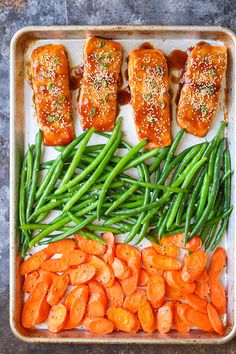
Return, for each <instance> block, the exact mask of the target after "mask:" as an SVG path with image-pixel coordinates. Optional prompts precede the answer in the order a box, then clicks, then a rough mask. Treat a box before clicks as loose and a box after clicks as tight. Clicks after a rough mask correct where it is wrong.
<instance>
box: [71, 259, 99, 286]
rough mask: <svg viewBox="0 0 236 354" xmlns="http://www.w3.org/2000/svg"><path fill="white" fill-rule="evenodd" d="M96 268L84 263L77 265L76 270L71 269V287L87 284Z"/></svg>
mask: <svg viewBox="0 0 236 354" xmlns="http://www.w3.org/2000/svg"><path fill="white" fill-rule="evenodd" d="M95 273H96V268H95V267H94V266H93V265H92V264H90V263H84V264H80V265H78V267H77V268H76V269H73V270H72V271H71V273H70V282H71V284H72V285H79V284H84V283H86V282H88V281H89V280H90V279H92V278H93V277H94V275H95Z"/></svg>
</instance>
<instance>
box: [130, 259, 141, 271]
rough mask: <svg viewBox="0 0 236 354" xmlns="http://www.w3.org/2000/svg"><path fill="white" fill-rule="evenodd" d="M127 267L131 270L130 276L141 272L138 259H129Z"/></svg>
mask: <svg viewBox="0 0 236 354" xmlns="http://www.w3.org/2000/svg"><path fill="white" fill-rule="evenodd" d="M127 264H128V267H129V268H130V270H131V274H132V275H133V274H138V275H139V273H140V270H141V258H140V257H131V258H130V259H129V260H128V262H127Z"/></svg>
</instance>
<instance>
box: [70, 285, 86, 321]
mask: <svg viewBox="0 0 236 354" xmlns="http://www.w3.org/2000/svg"><path fill="white" fill-rule="evenodd" d="M88 296H89V290H88V287H87V286H86V285H83V286H81V288H80V291H79V292H77V294H76V297H75V298H74V300H73V301H72V303H71V306H70V319H71V322H74V323H78V322H80V321H81V320H82V318H83V317H84V314H85V310H86V306H87V303H88Z"/></svg>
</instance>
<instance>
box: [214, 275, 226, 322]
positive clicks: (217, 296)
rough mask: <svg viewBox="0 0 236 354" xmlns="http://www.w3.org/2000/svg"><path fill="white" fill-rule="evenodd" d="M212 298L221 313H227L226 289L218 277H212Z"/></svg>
mask: <svg viewBox="0 0 236 354" xmlns="http://www.w3.org/2000/svg"><path fill="white" fill-rule="evenodd" d="M210 299H211V303H212V305H213V306H214V307H215V308H216V310H217V311H218V312H219V314H220V315H224V314H225V313H226V296H225V290H224V288H223V286H222V285H221V283H220V282H219V281H218V280H217V279H216V278H213V279H210Z"/></svg>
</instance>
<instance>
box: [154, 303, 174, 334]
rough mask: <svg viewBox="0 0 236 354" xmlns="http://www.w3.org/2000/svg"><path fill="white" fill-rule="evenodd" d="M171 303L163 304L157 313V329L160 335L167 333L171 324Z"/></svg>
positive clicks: (172, 307) (172, 308)
mask: <svg viewBox="0 0 236 354" xmlns="http://www.w3.org/2000/svg"><path fill="white" fill-rule="evenodd" d="M173 310H174V306H173V303H169V304H168V303H165V304H164V305H163V306H161V307H160V308H159V309H158V311H157V329H158V331H159V332H160V333H168V332H169V331H170V330H171V327H172V323H173Z"/></svg>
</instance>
